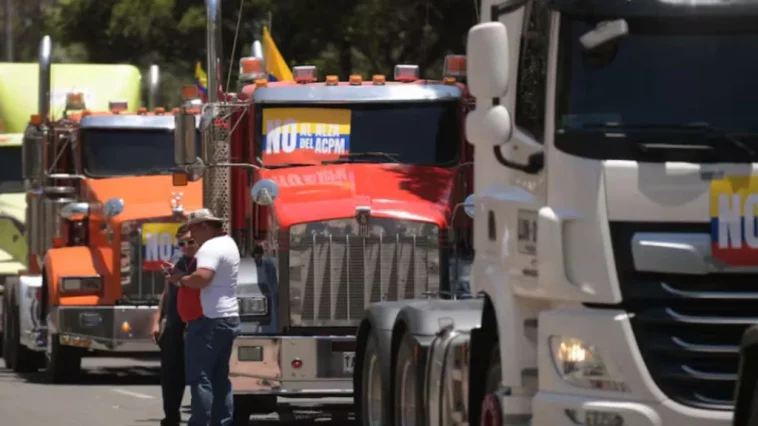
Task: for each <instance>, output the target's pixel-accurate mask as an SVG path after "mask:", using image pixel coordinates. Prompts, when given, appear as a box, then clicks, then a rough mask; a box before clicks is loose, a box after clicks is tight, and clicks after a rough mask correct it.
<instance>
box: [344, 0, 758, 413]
mask: <svg viewBox="0 0 758 426" xmlns="http://www.w3.org/2000/svg"><path fill="white" fill-rule="evenodd" d="M481 10H482V17H481V20H482V23H480V24H479V25H477V26H475V27H474V28H472V30H471V31H470V33H469V38H468V58H467V62H468V76H469V80H468V83H469V87H470V91H471V94H472V95H473V96H474V97H476V99H477V102H476V109H475V110H474V111H473V112H471V113H470V114H469V116H468V118H467V122H466V125H467V128H466V132H467V137H468V140H469V141H470V142H471V143H472V144H473V145H474V146H475V154H474V162H475V176H474V185H475V196H474V203H473V204H474V205H473V206H466V208H467V209H469V212H471V213H472V215H473V216H474V217H475V220H474V247H475V252H476V256H475V260H474V267H473V277H472V291H473V293H474V294H475V295H476V296H477V298H476V299H474V300H472V301H456V300H431V301H429V300H426V301H409V302H395V303H392V304H388V303H377V304H375V305H372V306H371V307H370V308H369V309H368V310H367V314H366V316H365V318H364V321H363V323H362V325H361V327H360V332H359V334H358V338H357V347H356V351H357V352H356V365H355V376H354V389H355V392H356V404H357V407H356V409H357V411H358V417H359V419H360V421H361V423H362V424H363V425H373V424H383V425H393V424H394V425H397V426H400V425H405V424H426V425H452V424H482V425H525V424H531V425H536V426H561V425H566V426H568V425H588V426H599V425H614V426H623V425H634V426H638V425H639V426H642V425H645V426H648V425H651V426H652V425H688V426H689V425H692V426H701V425H702V426H704V425H722V426H725V425H729V424H731V422H732V410H733V408H732V407H733V404H734V401H733V393H734V387H735V379H736V373H737V368H738V359H739V355H738V346H739V343H740V338H741V336H742V333H743V331H744V330H745V328H746V327H747V326H748V325H749V324H753V323H756V322H758V315H757V314H756V308H755V306H756V299H758V280H757V279H756V278H757V277H756V275H755V272H756V269H755V265H756V263H757V262H756V261H755V259H758V257H757V256H756V255H755V251H754V248H756V247H758V236H757V235H756V222H755V203H756V202H758V197H757V196H756V195H755V194H756V193H758V178H756V177H754V174H755V173H756V165H755V163H756V161H758V157H756V148H758V146H757V145H756V142H758V120H756V119H755V118H754V117H755V112H756V111H754V110H756V109H758V103H756V102H755V101H754V99H753V97H754V96H753V95H754V94H755V93H756V89H758V79H755V78H754V75H756V74H755V73H756V72H757V71H758V60H756V59H754V58H753V57H752V56H749V55H748V56H746V55H745V54H744V53H741V52H748V51H751V50H752V49H751V46H752V47H758V26H756V25H755V23H756V18H758V3H755V2H749V1H747V0H734V1H723V2H722V1H698V0H688V1H676V0H635V1H628V0H583V1H579V0H551V1H541V0H514V1H502V0H483V1H482V8H481ZM751 88H752V89H751ZM472 207H473V209H472ZM754 383H755V382H753V383H752V384H750V385H749V386H752V385H754Z"/></svg>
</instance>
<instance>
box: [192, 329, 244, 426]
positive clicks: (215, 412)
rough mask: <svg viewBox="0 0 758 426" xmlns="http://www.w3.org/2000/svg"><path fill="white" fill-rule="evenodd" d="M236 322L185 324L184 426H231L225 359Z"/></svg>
mask: <svg viewBox="0 0 758 426" xmlns="http://www.w3.org/2000/svg"><path fill="white" fill-rule="evenodd" d="M239 333H240V319H239V318H238V317H232V318H206V317H202V318H200V319H198V320H195V321H190V323H189V324H187V336H186V338H185V358H184V364H185V371H186V373H185V374H186V379H187V384H188V385H189V386H190V390H191V392H192V403H191V407H192V414H191V415H190V419H189V422H188V423H187V425H188V426H209V425H210V426H231V424H232V416H233V414H234V397H233V395H232V382H231V380H229V359H230V358H231V356H232V344H233V343H234V339H235V338H236V337H237V336H238V335H239Z"/></svg>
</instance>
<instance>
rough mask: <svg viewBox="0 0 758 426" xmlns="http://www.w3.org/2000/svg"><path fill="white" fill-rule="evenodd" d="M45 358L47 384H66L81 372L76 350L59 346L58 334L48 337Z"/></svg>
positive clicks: (79, 355) (79, 359)
mask: <svg viewBox="0 0 758 426" xmlns="http://www.w3.org/2000/svg"><path fill="white" fill-rule="evenodd" d="M45 358H46V360H45V361H46V362H45V379H46V380H47V382H48V383H54V384H60V383H68V382H70V381H72V380H73V379H75V378H76V377H77V376H78V375H79V373H80V372H81V370H82V356H81V354H80V353H79V352H78V351H77V349H76V348H69V347H67V346H64V345H61V343H60V340H59V335H58V334H53V335H51V336H50V341H49V342H48V350H47V351H45Z"/></svg>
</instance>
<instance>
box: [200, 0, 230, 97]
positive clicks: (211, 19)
mask: <svg viewBox="0 0 758 426" xmlns="http://www.w3.org/2000/svg"><path fill="white" fill-rule="evenodd" d="M205 4H206V33H205V48H206V51H207V58H206V59H207V62H206V67H207V69H206V72H207V73H208V88H210V90H208V103H215V102H218V89H217V87H218V86H219V84H220V83H221V82H220V81H219V67H220V66H221V52H223V50H222V48H221V0H206V1H205ZM227 89H228V88H227Z"/></svg>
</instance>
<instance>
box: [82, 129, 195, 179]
mask: <svg viewBox="0 0 758 426" xmlns="http://www.w3.org/2000/svg"><path fill="white" fill-rule="evenodd" d="M199 139H200V138H199V136H198V141H199ZM81 146H82V154H83V166H84V174H86V175H87V176H91V177H112V176H134V175H144V174H168V173H170V172H171V170H172V169H173V168H174V167H175V163H174V133H173V131H171V130H164V129H138V130H130V129H83V130H82V144H81ZM198 152H199V151H198Z"/></svg>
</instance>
